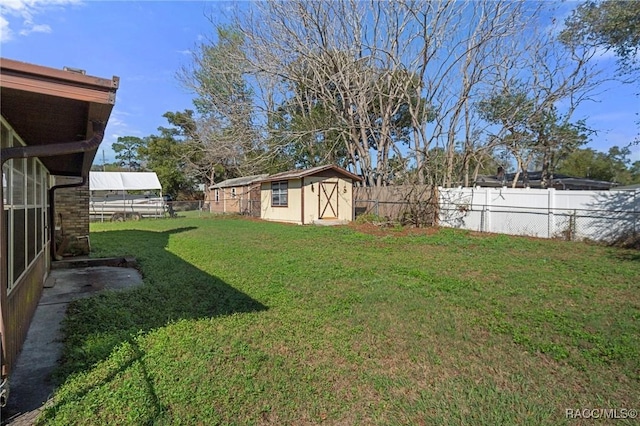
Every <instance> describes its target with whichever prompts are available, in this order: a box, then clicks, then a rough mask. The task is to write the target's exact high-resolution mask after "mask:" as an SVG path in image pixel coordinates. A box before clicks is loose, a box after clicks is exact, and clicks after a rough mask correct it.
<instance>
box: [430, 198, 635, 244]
mask: <svg viewBox="0 0 640 426" xmlns="http://www.w3.org/2000/svg"><path fill="white" fill-rule="evenodd" d="M439 219H440V224H441V225H442V226H449V227H454V228H463V229H469V230H474V231H480V232H493V233H501V234H510V235H523V236H532V237H540V238H560V239H565V240H570V241H575V240H593V241H601V242H607V243H622V244H627V245H628V244H629V242H634V241H637V240H639V239H640V193H638V192H633V191H631V192H629V191H626V192H623V191H556V190H522V189H503V190H500V189H498V190H495V189H494V190H492V189H489V188H480V189H467V188H463V189H453V190H442V191H441V194H440V212H439Z"/></svg>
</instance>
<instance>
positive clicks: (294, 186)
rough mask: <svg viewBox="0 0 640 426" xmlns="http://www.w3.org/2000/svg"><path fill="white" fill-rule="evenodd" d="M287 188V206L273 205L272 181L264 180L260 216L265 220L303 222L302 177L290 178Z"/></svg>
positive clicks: (261, 189) (261, 187)
mask: <svg viewBox="0 0 640 426" xmlns="http://www.w3.org/2000/svg"><path fill="white" fill-rule="evenodd" d="M288 182H289V186H288V190H287V203H288V204H289V205H288V206H287V207H273V206H271V182H263V183H262V184H261V186H260V196H261V201H260V206H261V207H260V208H261V210H262V212H261V215H260V217H261V218H262V219H265V220H273V221H276V222H289V223H297V224H301V223H302V212H301V209H302V200H301V196H302V192H301V188H300V186H301V185H302V181H301V180H300V179H294V180H289V181H288Z"/></svg>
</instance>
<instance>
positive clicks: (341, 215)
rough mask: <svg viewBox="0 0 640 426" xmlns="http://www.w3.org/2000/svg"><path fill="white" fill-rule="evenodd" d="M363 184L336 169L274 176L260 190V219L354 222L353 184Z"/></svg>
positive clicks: (299, 221)
mask: <svg viewBox="0 0 640 426" xmlns="http://www.w3.org/2000/svg"><path fill="white" fill-rule="evenodd" d="M361 180H362V179H361V178H360V177H359V176H357V175H355V174H353V173H351V172H349V171H347V170H345V169H343V168H341V167H338V166H335V165H326V166H318V167H312V168H310V169H306V170H293V171H288V172H283V173H277V174H274V175H270V176H268V177H267V178H265V179H264V180H262V182H261V186H260V194H261V202H260V213H261V214H260V217H261V218H262V219H265V220H272V221H276V222H289V223H297V224H300V225H307V224H340V223H347V222H350V221H352V220H353V183H354V182H360V181H361Z"/></svg>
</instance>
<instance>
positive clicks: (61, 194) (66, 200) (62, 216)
mask: <svg viewBox="0 0 640 426" xmlns="http://www.w3.org/2000/svg"><path fill="white" fill-rule="evenodd" d="M75 181H77V179H65V178H59V177H56V185H60V184H65V183H69V182H75ZM55 211H56V213H55V214H56V218H55V221H56V229H57V231H56V233H57V235H58V236H63V237H65V238H66V239H67V242H68V245H67V246H66V249H65V250H64V254H74V255H81V254H88V253H89V240H88V238H85V237H86V236H88V235H89V182H88V181H87V183H85V184H84V185H83V186H79V187H73V188H60V189H56V191H55Z"/></svg>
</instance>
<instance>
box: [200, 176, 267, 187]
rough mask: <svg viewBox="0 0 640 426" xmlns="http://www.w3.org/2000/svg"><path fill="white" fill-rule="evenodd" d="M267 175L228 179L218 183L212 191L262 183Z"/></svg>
mask: <svg viewBox="0 0 640 426" xmlns="http://www.w3.org/2000/svg"><path fill="white" fill-rule="evenodd" d="M267 176H269V175H267V174H264V175H253V176H244V177H239V178H233V179H227V180H223V181H222V182H219V183H216V184H215V185H212V186H210V187H209V188H210V189H220V188H231V187H234V186H246V185H251V184H252V183H256V182H261V181H262V180H263V179H264V178H266V177H267Z"/></svg>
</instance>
